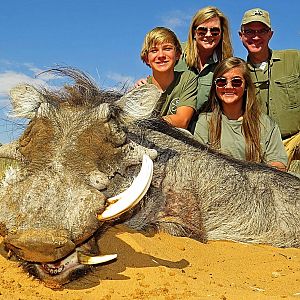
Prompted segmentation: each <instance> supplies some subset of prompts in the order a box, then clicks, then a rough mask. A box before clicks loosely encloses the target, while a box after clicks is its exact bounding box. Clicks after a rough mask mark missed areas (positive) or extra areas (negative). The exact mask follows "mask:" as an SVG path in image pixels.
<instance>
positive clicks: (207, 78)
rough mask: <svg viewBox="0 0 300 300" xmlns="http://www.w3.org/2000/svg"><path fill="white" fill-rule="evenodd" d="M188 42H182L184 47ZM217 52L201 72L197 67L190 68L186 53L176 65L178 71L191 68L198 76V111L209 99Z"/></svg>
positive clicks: (216, 62)
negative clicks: (186, 60)
mask: <svg viewBox="0 0 300 300" xmlns="http://www.w3.org/2000/svg"><path fill="white" fill-rule="evenodd" d="M185 46H186V43H183V44H182V49H184V48H185ZM218 63H219V61H218V57H217V54H216V53H214V54H213V56H212V57H210V58H209V60H208V61H207V63H206V64H205V66H204V68H203V69H202V70H201V71H200V72H199V70H197V69H196V68H189V67H188V66H187V64H186V62H185V55H184V54H182V55H181V58H180V59H179V61H178V63H177V64H176V65H175V70H176V71H185V70H190V71H192V72H193V73H195V74H196V75H197V76H198V77H197V78H198V95H197V111H198V112H199V111H200V108H201V107H202V106H203V104H204V103H205V102H206V101H207V100H208V95H209V92H210V87H211V84H212V78H213V74H214V70H215V68H216V66H217V65H218Z"/></svg>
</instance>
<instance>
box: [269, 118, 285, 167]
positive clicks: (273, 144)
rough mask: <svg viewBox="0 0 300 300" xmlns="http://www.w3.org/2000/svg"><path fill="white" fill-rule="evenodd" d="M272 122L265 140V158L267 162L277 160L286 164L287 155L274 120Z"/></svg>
mask: <svg viewBox="0 0 300 300" xmlns="http://www.w3.org/2000/svg"><path fill="white" fill-rule="evenodd" d="M272 123H273V124H272V126H271V128H270V131H269V133H268V136H267V140H266V153H265V160H266V162H267V163H270V162H275V161H278V162H281V163H283V164H284V165H285V166H286V165H287V163H288V157H287V153H286V151H285V149H284V145H283V142H282V139H281V133H280V130H279V127H278V125H277V124H276V123H275V122H272Z"/></svg>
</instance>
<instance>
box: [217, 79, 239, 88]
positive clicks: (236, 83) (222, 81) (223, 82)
mask: <svg viewBox="0 0 300 300" xmlns="http://www.w3.org/2000/svg"><path fill="white" fill-rule="evenodd" d="M243 82H244V80H243V79H242V78H239V77H234V78H232V79H231V80H230V83H231V86H232V87H233V88H239V87H241V86H242V85H243ZM215 84H216V86H217V87H218V88H225V87H226V86H227V85H228V80H227V79H226V78H224V77H219V78H217V79H216V80H215Z"/></svg>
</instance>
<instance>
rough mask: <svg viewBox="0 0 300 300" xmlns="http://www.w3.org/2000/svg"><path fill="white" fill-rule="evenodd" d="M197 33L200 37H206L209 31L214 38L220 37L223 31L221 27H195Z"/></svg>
mask: <svg viewBox="0 0 300 300" xmlns="http://www.w3.org/2000/svg"><path fill="white" fill-rule="evenodd" d="M194 30H195V32H196V33H197V35H199V36H205V35H206V34H207V32H208V31H209V32H210V34H211V35H212V36H218V35H220V33H221V29H220V28H219V27H210V28H209V27H202V26H198V27H194Z"/></svg>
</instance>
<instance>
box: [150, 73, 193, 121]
mask: <svg viewBox="0 0 300 300" xmlns="http://www.w3.org/2000/svg"><path fill="white" fill-rule="evenodd" d="M152 78H153V77H152V76H149V77H148V78H147V81H148V83H153V82H152ZM196 98H197V77H196V75H195V74H194V73H193V72H190V71H185V72H174V80H173V82H172V83H171V84H170V85H169V86H168V88H167V89H166V90H165V91H164V92H163V93H162V95H161V97H160V99H159V100H158V104H157V107H156V109H157V110H159V111H160V115H161V116H166V115H172V114H176V111H177V107H180V106H189V107H192V108H193V109H194V110H195V111H196Z"/></svg>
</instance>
